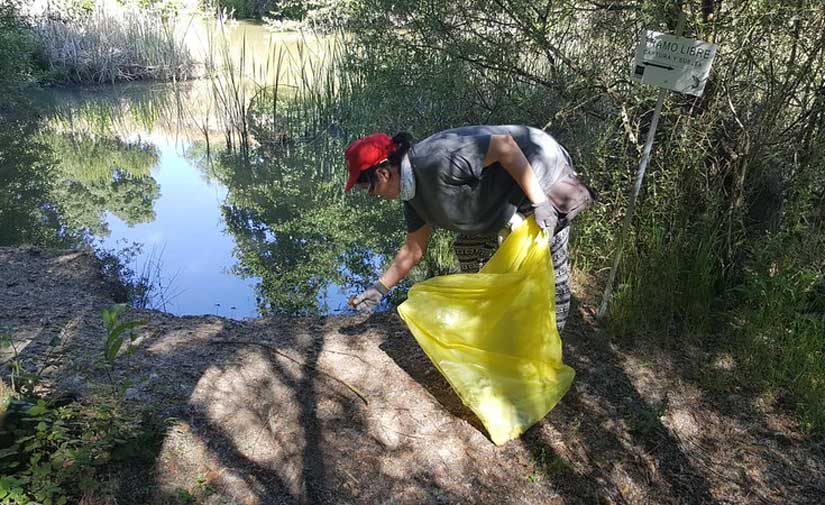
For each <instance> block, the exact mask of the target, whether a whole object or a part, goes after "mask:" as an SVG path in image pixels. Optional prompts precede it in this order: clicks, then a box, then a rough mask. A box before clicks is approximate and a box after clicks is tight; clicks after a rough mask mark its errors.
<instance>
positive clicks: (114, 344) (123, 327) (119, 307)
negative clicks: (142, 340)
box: [102, 303, 146, 367]
mask: <svg viewBox="0 0 825 505" xmlns="http://www.w3.org/2000/svg"><path fill="white" fill-rule="evenodd" d="M125 310H126V305H125V304H122V303H119V304H116V305H112V306H111V307H109V308H106V309H103V313H102V315H103V325H104V327H105V328H106V346H105V349H104V352H103V358H104V359H105V360H106V364H108V365H109V366H110V367H112V366H113V365H114V361H115V358H116V357H117V355H118V353H119V352H120V349H121V347H123V342H124V341H125V338H126V337H128V338H129V345H128V346H127V348H126V352H127V353H130V354H131V353H132V352H134V335H133V334H132V332H131V330H133V329H135V328H139V327H141V326H144V325H145V324H146V321H140V320H133V321H126V322H120V317H121V316H122V315H123V312H124V311H125Z"/></svg>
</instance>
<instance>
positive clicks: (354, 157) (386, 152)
mask: <svg viewBox="0 0 825 505" xmlns="http://www.w3.org/2000/svg"><path fill="white" fill-rule="evenodd" d="M395 150H396V145H395V142H393V141H392V138H390V136H389V135H387V134H386V133H373V134H372V135H367V136H366V137H361V138H360V139H358V140H356V141H355V142H353V143H352V144H350V145H349V146H347V150H346V151H344V157H345V158H346V159H347V168H348V169H349V179H348V180H347V185H346V186H344V191H345V192H346V191H349V190H350V189H352V187H353V186H354V185H355V181H357V180H358V177H359V176H360V175H361V172H363V171H364V170H366V169H368V168H370V167H372V166H374V165H377V164H378V163H381V162H382V161H384V160H386V159H387V158H389V156H390V154H392V153H394V152H395Z"/></svg>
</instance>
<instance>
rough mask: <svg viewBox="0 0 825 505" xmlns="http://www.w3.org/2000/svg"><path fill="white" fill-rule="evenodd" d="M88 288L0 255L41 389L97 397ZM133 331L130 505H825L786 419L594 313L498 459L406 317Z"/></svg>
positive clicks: (812, 453)
mask: <svg viewBox="0 0 825 505" xmlns="http://www.w3.org/2000/svg"><path fill="white" fill-rule="evenodd" d="M95 272H96V270H95V267H94V265H93V264H92V262H90V259H89V258H88V257H87V256H85V255H75V256H71V255H68V254H65V253H53V254H52V253H49V254H46V253H42V252H41V253H38V254H31V253H30V252H26V251H25V250H19V249H0V278H2V279H4V281H6V282H7V285H6V287H5V288H4V287H3V285H0V325H5V326H13V327H14V328H15V337H16V338H17V339H18V340H19V342H20V344H21V346H23V355H22V356H23V359H24V361H27V362H29V363H30V364H32V365H36V364H37V363H40V362H42V361H43V359H44V355H45V354H46V352H47V350H48V349H50V348H51V347H50V346H49V344H48V343H49V342H50V341H52V340H53V339H54V337H55V336H57V337H59V339H60V340H61V341H62V345H61V346H60V347H59V358H60V359H59V361H58V366H57V367H55V368H51V369H49V370H50V371H49V374H50V375H51V377H52V378H53V380H54V381H55V382H56V383H57V384H58V386H59V388H61V389H63V390H67V391H73V392H76V393H77V394H80V395H82V396H84V397H86V398H90V397H93V396H94V392H95V386H94V385H95V384H96V383H101V382H103V376H102V370H101V369H100V368H99V367H98V365H97V358H96V356H98V355H99V352H100V350H101V347H102V346H101V343H102V338H103V332H102V327H101V324H100V318H99V315H98V314H99V312H100V309H101V308H102V307H105V306H107V305H108V304H110V303H111V300H110V299H109V298H108V296H107V295H106V294H105V290H104V289H103V287H102V285H101V284H100V279H99V277H98V276H97V274H96V273H95ZM9 284H13V285H12V286H9ZM134 315H135V317H141V318H143V319H146V320H148V321H149V323H148V325H147V326H146V327H144V328H143V329H142V330H141V332H140V339H139V340H138V342H137V346H138V347H137V352H136V353H135V354H134V355H133V356H130V357H128V359H127V358H126V357H123V358H121V359H122V361H121V363H120V367H119V368H118V370H117V373H116V377H115V378H116V380H120V381H126V380H129V381H131V382H132V386H131V387H130V388H129V390H128V391H127V394H126V398H127V402H128V403H129V404H130V405H132V406H134V407H135V408H139V409H142V410H144V411H145V412H147V413H149V415H151V416H153V418H154V419H156V420H168V422H163V423H162V426H163V431H162V433H161V435H162V437H160V438H159V439H158V440H159V443H157V444H150V443H147V446H148V452H149V458H148V460H149V461H151V462H152V464H151V467H150V468H147V469H146V471H145V472H144V473H143V474H134V473H132V474H117V475H119V477H117V478H116V482H115V484H114V485H115V486H116V487H117V491H116V493H115V494H116V495H117V499H118V503H180V502H181V500H184V501H188V502H190V503H192V502H194V503H250V504H252V503H260V504H270V503H272V504H279V503H312V504H323V503H336V504H337V503H387V502H390V503H401V504H403V503H496V504H510V503H512V504H539V503H541V504H552V503H657V504H658V503H680V504H681V503H697V504H698V503H717V502H718V503H800V504H802V503H819V502H825V485H823V482H824V481H823V475H825V464H823V461H824V460H825V458H823V453H822V448H821V447H818V446H816V445H815V444H814V442H812V441H810V440H808V439H806V438H805V437H804V436H802V435H801V434H800V433H799V432H798V430H795V428H794V426H793V423H792V422H790V421H789V420H788V417H787V416H786V415H785V414H784V413H782V412H781V411H775V410H771V409H770V408H767V409H765V410H762V411H759V410H757V409H751V410H748V409H742V410H740V411H738V412H731V409H730V405H727V404H724V405H723V404H721V403H720V402H719V401H718V400H717V399H715V398H714V397H712V396H709V395H707V394H706V392H705V391H704V390H703V389H702V388H701V387H700V386H699V382H700V381H697V380H696V376H697V373H696V370H699V369H701V367H700V364H699V363H697V361H696V360H694V358H691V357H690V356H688V357H687V358H686V357H685V356H683V355H680V354H679V353H678V350H676V349H655V348H652V346H650V345H645V346H638V347H637V346H633V345H631V344H629V343H628V342H624V341H622V342H613V341H611V340H609V339H607V337H606V336H605V335H604V333H603V332H601V331H600V330H599V329H598V327H597V326H596V325H595V324H594V323H593V321H592V320H591V319H590V316H589V313H588V309H587V306H581V307H578V310H577V311H576V316H575V317H573V318H571V320H570V321H569V322H568V328H567V330H566V332H565V335H564V344H565V348H564V350H565V361H566V362H567V363H568V364H570V365H571V366H572V367H573V368H574V369H575V370H576V372H577V377H576V379H575V381H574V385H573V387H572V388H571V390H570V391H569V392H568V394H567V395H566V396H565V398H564V399H563V400H562V401H561V403H560V404H559V405H558V406H557V407H556V408H555V409H554V410H553V411H551V412H550V414H549V415H548V416H547V417H546V418H545V419H543V420H542V421H541V422H539V423H538V424H536V425H535V426H534V427H533V428H531V429H530V430H529V431H528V432H527V433H526V434H525V435H524V436H523V437H522V438H521V439H519V440H516V441H513V442H511V443H508V444H506V445H504V446H502V447H496V446H494V445H493V444H492V443H491V442H490V441H489V439H488V438H487V435H486V433H485V432H484V430H483V428H482V426H481V424H480V422H479V421H478V420H477V419H476V418H475V416H474V415H473V414H472V413H471V412H470V411H469V410H468V409H467V408H466V407H464V406H463V405H462V404H461V402H460V400H459V399H458V397H457V396H456V395H455V394H454V393H453V391H452V390H451V389H450V387H449V386H448V384H447V383H446V381H445V380H444V379H443V378H442V377H441V376H440V374H439V373H438V371H437V370H436V369H435V368H434V367H433V365H432V364H431V363H430V361H429V360H428V358H427V357H426V356H425V355H424V353H423V352H422V351H421V349H420V348H419V347H418V345H417V344H416V342H415V340H414V339H413V337H412V336H411V335H410V334H409V332H408V331H407V330H406V327H405V326H404V324H403V322H402V321H401V320H400V319H399V318H398V317H397V316H396V315H394V314H379V315H375V316H372V317H370V318H362V317H334V318H333V317H330V318H319V319H313V318H273V319H261V320H255V321H243V322H241V321H232V320H227V319H222V318H218V317H211V316H209V317H175V316H171V315H168V314H163V313H159V312H153V311H144V312H136V313H135V314H134ZM130 475H131V477H130ZM136 476H141V477H142V476H145V477H146V479H148V480H149V482H146V481H145V480H143V479H142V478H140V479H139V478H137V477H136Z"/></svg>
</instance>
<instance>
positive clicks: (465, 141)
mask: <svg viewBox="0 0 825 505" xmlns="http://www.w3.org/2000/svg"><path fill="white" fill-rule="evenodd" d="M505 134H509V135H511V136H512V137H513V139H515V141H516V143H517V144H518V145H519V147H520V148H521V150H522V151H523V152H524V155H525V156H526V157H527V159H528V161H529V162H530V164H531V165H532V167H533V170H534V172H535V173H536V177H537V178H538V180H539V184H540V185H541V187H542V189H544V191H545V192H547V191H548V190H549V189H550V187H551V186H552V185H553V184H554V183H555V182H556V181H557V180H558V179H559V178H560V177H561V176H562V174H563V173H564V171H565V169H567V170H568V171H570V172H572V167H571V166H570V162H569V158H568V156H567V153H566V152H565V151H564V149H563V148H562V147H561V146H560V145H559V144H558V143H557V142H556V141H555V140H554V139H553V137H551V136H550V135H548V134H547V133H545V132H544V131H542V130H539V129H538V128H531V127H528V126H516V125H507V126H465V127H462V128H454V129H451V130H444V131H442V132H439V133H436V134H435V135H432V136H430V137H427V138H426V139H424V140H422V141H420V142H418V143H416V144H415V145H413V146H412V148H411V149H410V152H409V160H410V165H411V166H412V170H413V175H414V176H415V195H414V196H413V198H412V199H410V200H408V201H406V202H404V218H405V220H406V224H407V231H409V232H413V231H416V230H418V229H419V228H421V227H422V226H423V225H424V224H425V223H429V224H430V225H432V226H435V227H439V228H444V229H447V230H452V231H456V232H459V233H464V234H481V233H495V232H497V231H498V230H500V229H501V228H502V227H503V226H504V225H505V224H506V223H507V222H508V221H509V220H510V218H511V217H512V216H513V214H514V213H515V212H516V211H517V210H521V211H525V210H528V209H529V208H530V202H529V200H528V199H527V196H526V195H525V194H524V191H522V189H521V188H520V187H519V185H518V183H516V181H515V180H514V179H513V178H512V177H511V176H510V174H509V173H507V171H506V170H504V168H503V167H502V166H501V165H500V164H499V163H494V164H492V165H490V166H488V167H484V166H483V162H484V158H485V156H486V155H487V151H488V149H489V147H490V138H491V136H492V135H505Z"/></svg>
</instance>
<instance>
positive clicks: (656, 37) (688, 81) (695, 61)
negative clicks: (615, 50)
mask: <svg viewBox="0 0 825 505" xmlns="http://www.w3.org/2000/svg"><path fill="white" fill-rule="evenodd" d="M717 48H718V46H717V45H716V44H711V43H709V42H703V41H701V40H696V39H686V38H684V37H675V36H673V35H667V34H664V33H659V32H654V31H650V30H645V31H643V32H642V35H641V38H640V40H639V45H638V46H636V58H635V60H634V61H633V69H632V70H631V73H630V75H631V78H632V79H633V80H634V81H637V82H643V83H645V84H652V85H654V86H658V87H660V88H667V89H672V90H673V91H679V92H680V93H687V94H689V95H694V96H702V92H704V90H705V82H706V81H707V79H708V74H709V73H710V65H711V63H713V58H714V56H716V49H717Z"/></svg>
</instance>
